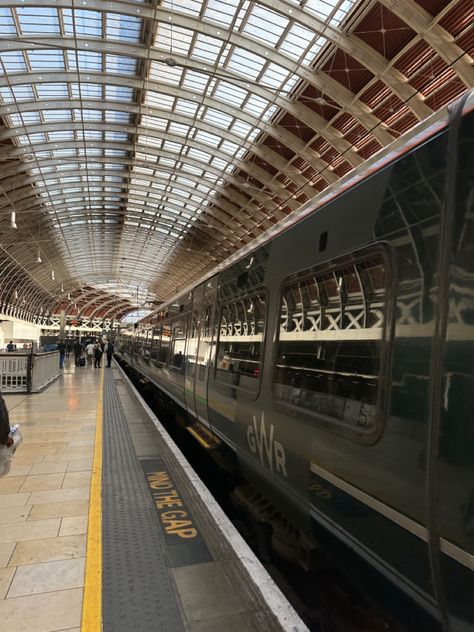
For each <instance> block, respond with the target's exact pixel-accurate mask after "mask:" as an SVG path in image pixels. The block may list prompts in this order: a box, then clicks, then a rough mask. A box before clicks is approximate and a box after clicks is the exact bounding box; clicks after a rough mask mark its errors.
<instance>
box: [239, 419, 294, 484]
mask: <svg viewBox="0 0 474 632" xmlns="http://www.w3.org/2000/svg"><path fill="white" fill-rule="evenodd" d="M273 433H274V426H273V424H270V434H269V436H268V438H267V429H266V427H265V417H264V413H263V411H262V418H261V420H260V429H258V428H257V418H256V417H255V415H254V417H253V424H252V425H251V426H250V425H249V426H248V428H247V442H248V444H249V448H250V451H251V452H253V454H257V453H258V456H259V457H260V462H261V464H262V465H265V463H264V455H265V457H266V460H267V462H268V467H269V468H270V471H271V472H273V463H275V469H276V471H277V472H278V471H281V472H282V473H283V474H284V475H285V477H287V478H288V474H287V473H286V454H285V449H284V447H283V446H282V445H281V443H279V442H278V441H275V440H274V439H273Z"/></svg>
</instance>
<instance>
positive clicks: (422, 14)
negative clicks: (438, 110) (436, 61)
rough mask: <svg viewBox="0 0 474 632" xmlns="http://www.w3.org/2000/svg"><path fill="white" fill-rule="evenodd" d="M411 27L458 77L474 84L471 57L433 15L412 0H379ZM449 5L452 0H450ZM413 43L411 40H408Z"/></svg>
mask: <svg viewBox="0 0 474 632" xmlns="http://www.w3.org/2000/svg"><path fill="white" fill-rule="evenodd" d="M379 2H380V4H382V5H384V6H385V7H387V9H389V10H390V11H391V12H392V13H394V14H395V15H396V16H398V17H399V18H400V19H401V20H403V22H405V23H406V24H408V25H409V26H410V28H411V29H413V30H414V31H415V32H416V33H418V35H419V37H420V39H424V40H425V41H426V42H427V43H428V44H429V45H430V46H431V48H432V49H433V50H434V51H435V52H436V53H437V54H438V55H439V56H440V58H441V59H443V60H444V61H445V62H446V64H447V65H448V66H453V67H454V68H455V69H456V72H457V75H458V77H459V78H460V79H461V81H462V82H463V83H464V84H465V85H466V86H467V87H468V88H471V87H472V86H473V85H474V69H473V68H472V58H471V57H470V56H469V55H468V54H467V53H466V52H465V51H463V50H462V48H460V47H459V46H458V45H457V44H455V43H454V42H453V36H452V35H451V34H450V33H448V32H447V31H446V30H445V29H444V28H443V27H442V26H440V25H439V24H438V23H437V22H436V21H435V19H433V16H432V15H431V14H430V13H428V12H427V11H425V9H423V8H422V7H421V6H420V5H419V4H417V3H416V2H414V1H413V0H403V2H400V0H379ZM449 4H451V6H453V5H454V2H450V3H449ZM410 45H413V42H410Z"/></svg>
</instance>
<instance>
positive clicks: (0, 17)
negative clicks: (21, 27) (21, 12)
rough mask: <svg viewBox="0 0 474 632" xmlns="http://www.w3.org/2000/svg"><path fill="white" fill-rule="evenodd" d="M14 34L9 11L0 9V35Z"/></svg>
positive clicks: (11, 16)
mask: <svg viewBox="0 0 474 632" xmlns="http://www.w3.org/2000/svg"><path fill="white" fill-rule="evenodd" d="M16 32H17V31H16V26H15V22H14V20H13V15H12V11H11V9H8V8H7V7H0V35H2V36H3V35H12V34H16Z"/></svg>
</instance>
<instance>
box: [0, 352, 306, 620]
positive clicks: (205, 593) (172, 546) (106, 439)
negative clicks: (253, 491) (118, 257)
mask: <svg viewBox="0 0 474 632" xmlns="http://www.w3.org/2000/svg"><path fill="white" fill-rule="evenodd" d="M6 401H7V405H8V407H9V410H10V415H11V422H12V423H20V424H21V427H22V431H23V435H24V440H25V441H24V445H23V446H22V447H21V448H20V450H19V451H18V453H17V455H16V456H15V463H14V465H13V467H12V471H11V473H10V474H9V476H8V477H5V478H2V479H0V524H2V526H3V529H2V532H1V535H0V621H2V631H3V632H20V631H22V632H59V631H64V632H66V631H67V632H79V631H81V632H95V631H97V632H99V630H103V631H104V632H125V631H126V632H132V631H135V630H136V631H137V632H148V631H150V632H151V631H157V630H167V632H173V631H181V630H190V631H192V632H217V631H218V630H219V631H221V630H226V632H232V631H233V630H249V631H253V630H255V631H257V630H260V631H262V630H269V631H273V630H274V631H279V630H285V631H288V630H291V631H292V632H296V631H298V632H299V631H303V630H305V629H306V628H305V626H304V625H303V623H302V622H301V621H300V619H299V617H298V616H297V615H296V613H295V612H294V611H293V609H292V608H291V606H290V605H289V604H288V602H287V601H286V599H285V598H284V597H283V595H282V594H281V593H280V591H279V590H278V588H277V587H276V586H275V584H274V583H273V581H272V579H271V578H270V577H269V576H268V575H267V573H266V572H265V570H264V569H263V568H262V566H261V565H260V563H259V562H258V560H257V559H256V558H255V557H254V555H253V553H252V552H251V551H250V549H249V548H248V547H247V545H246V544H245V543H244V542H243V540H242V539H241V537H240V536H239V534H238V533H237V532H236V530H235V529H234V527H233V526H232V525H231V524H230V522H229V521H228V519H227V517H226V516H225V515H224V514H223V512H222V510H221V509H220V508H219V507H218V506H217V504H216V503H215V501H214V499H213V498H212V496H211V495H210V494H209V492H208V490H207V489H206V488H205V487H204V485H203V484H202V482H201V481H200V479H199V478H198V477H197V475H196V474H195V473H194V472H193V470H192V468H191V467H190V466H189V464H188V463H187V462H186V460H185V459H184V457H183V456H182V455H181V453H180V452H179V450H178V449H177V448H176V446H175V445H174V444H173V442H172V441H171V439H170V438H169V436H168V435H167V433H166V431H165V430H164V429H163V427H162V426H161V424H160V423H159V421H158V420H157V419H156V417H155V416H154V415H153V413H152V412H151V411H150V410H149V409H148V407H147V406H146V404H145V403H144V402H143V401H142V400H141V398H139V397H138V396H137V394H136V391H135V389H134V388H133V386H131V384H130V383H129V381H128V378H127V377H126V376H125V374H124V373H123V372H122V371H121V370H120V368H119V367H118V366H114V367H112V368H111V369H107V368H104V369H102V370H97V369H93V368H92V367H89V366H88V367H80V368H76V367H74V363H73V361H72V360H71V361H66V366H65V370H64V372H63V373H62V375H61V376H60V378H59V380H58V381H57V382H55V383H54V384H53V385H52V386H51V387H50V388H49V389H47V390H46V391H44V392H43V393H40V394H34V395H23V394H17V395H8V396H6ZM89 498H90V502H89Z"/></svg>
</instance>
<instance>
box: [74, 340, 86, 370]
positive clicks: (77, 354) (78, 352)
mask: <svg viewBox="0 0 474 632" xmlns="http://www.w3.org/2000/svg"><path fill="white" fill-rule="evenodd" d="M83 350H84V349H83V346H82V344H81V343H80V342H79V340H78V341H77V342H76V343H75V345H74V364H75V365H76V366H79V360H80V359H81V358H82V352H83Z"/></svg>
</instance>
